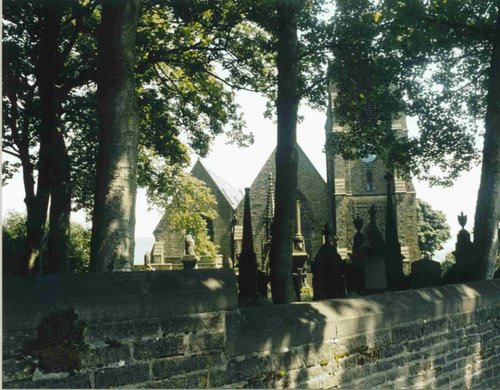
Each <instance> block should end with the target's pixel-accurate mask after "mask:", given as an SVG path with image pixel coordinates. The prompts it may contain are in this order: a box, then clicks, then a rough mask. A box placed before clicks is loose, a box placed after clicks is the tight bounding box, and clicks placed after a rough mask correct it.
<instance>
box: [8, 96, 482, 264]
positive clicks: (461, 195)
mask: <svg viewBox="0 0 500 390" xmlns="http://www.w3.org/2000/svg"><path fill="white" fill-rule="evenodd" d="M237 101H238V102H239V104H240V105H241V107H242V110H243V113H244V117H245V121H246V124H247V130H248V131H251V132H252V133H253V134H254V137H255V142H254V144H253V145H252V146H250V147H248V148H239V147H237V146H235V145H228V144H227V139H225V138H224V137H220V138H218V139H216V141H215V142H214V144H213V146H212V148H211V151H210V153H209V155H208V156H207V158H204V159H202V162H203V163H204V164H205V166H206V167H207V168H208V169H210V170H211V171H213V172H214V173H216V174H217V175H218V176H220V177H221V178H223V179H224V180H226V181H227V182H228V183H230V184H232V185H233V186H234V187H238V188H242V189H243V188H245V187H249V186H250V185H251V184H252V182H253V180H254V178H255V177H256V176H257V174H258V173H259V171H260V169H261V167H262V166H263V165H264V163H265V161H266V160H267V159H268V157H269V155H270V154H271V152H272V151H273V149H274V147H275V145H276V124H275V123H273V121H272V120H269V119H266V118H264V116H263V113H264V111H265V99H263V98H262V97H260V96H259V95H257V94H255V93H251V92H240V93H238V95H237ZM299 115H301V116H302V117H303V118H304V119H303V121H302V122H301V123H299V124H298V126H297V140H298V143H299V144H300V146H301V147H302V149H303V150H304V152H305V153H306V154H307V156H308V157H309V159H310V160H311V162H312V163H313V164H314V166H315V167H316V169H317V170H318V172H319V173H320V174H321V175H322V176H323V178H325V179H326V162H325V154H324V152H323V148H324V143H325V122H326V112H320V111H316V110H312V109H310V108H308V107H307V106H305V105H304V106H303V107H301V109H300V111H299ZM407 122H408V128H409V130H410V134H411V133H412V132H415V131H418V129H417V125H416V122H415V121H414V120H412V118H408V120H407ZM196 158H197V157H196V156H193V158H192V164H194V163H195V162H196ZM479 177H480V167H475V168H474V169H473V170H471V171H470V172H465V173H463V174H462V176H461V177H460V178H459V179H457V180H456V182H455V184H454V186H452V187H449V188H442V187H429V185H428V184H427V183H425V182H420V181H417V180H413V183H414V185H415V189H416V191H417V197H418V198H419V199H422V200H424V201H426V202H428V203H430V204H431V205H432V207H433V208H435V209H438V210H441V211H443V212H444V213H445V215H446V217H447V220H448V224H449V225H450V228H451V235H452V238H451V239H450V241H449V242H448V243H447V245H446V246H445V249H444V250H443V251H441V253H438V254H437V255H436V256H435V259H436V260H442V259H443V257H444V255H445V254H446V253H448V252H450V251H452V250H453V249H454V242H455V240H456V234H457V233H458V230H459V229H460V226H459V225H458V222H457V215H458V214H460V212H461V211H463V212H464V214H466V215H467V216H468V220H469V221H470V222H469V223H468V225H467V228H469V230H471V229H472V225H473V220H474V209H475V204H476V198H477V190H478V188H479ZM23 198H24V190H23V186H22V179H21V175H20V174H17V175H16V176H15V177H14V178H13V180H12V181H11V182H10V183H9V184H8V185H7V186H5V187H3V189H2V216H4V215H5V214H6V213H7V212H8V211H9V210H16V211H21V212H25V206H24V203H23ZM160 218H161V212H160V211H159V210H151V209H150V207H149V206H148V204H147V200H146V196H145V191H144V190H139V191H138V194H137V204H136V229H135V236H136V237H140V238H150V239H152V238H153V230H154V228H155V227H156V225H157V224H158V222H159V220H160ZM72 220H74V221H78V222H84V221H85V216H84V215H83V213H73V215H72Z"/></svg>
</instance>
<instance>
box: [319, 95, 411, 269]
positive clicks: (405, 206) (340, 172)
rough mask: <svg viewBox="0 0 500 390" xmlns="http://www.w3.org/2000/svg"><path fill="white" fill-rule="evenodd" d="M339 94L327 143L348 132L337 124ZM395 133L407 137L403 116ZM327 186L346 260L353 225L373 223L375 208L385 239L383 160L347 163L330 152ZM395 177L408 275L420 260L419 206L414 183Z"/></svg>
mask: <svg viewBox="0 0 500 390" xmlns="http://www.w3.org/2000/svg"><path fill="white" fill-rule="evenodd" d="M334 98H335V93H334V92H331V95H330V104H329V109H328V116H327V122H326V125H325V130H326V139H327V142H328V139H329V137H331V136H332V134H334V133H339V132H345V131H348V129H346V128H343V127H340V126H339V124H338V123H337V122H336V120H335V114H334V112H333V107H334V104H333V101H334ZM392 129H393V131H395V132H397V133H398V134H399V135H400V136H402V137H406V136H407V135H408V129H407V127H406V118H405V116H404V115H402V116H401V117H400V118H399V119H396V120H394V121H393V123H392ZM326 164H327V182H328V184H327V185H328V192H329V196H328V198H329V213H330V215H329V223H330V225H331V226H332V228H333V231H334V232H335V234H336V236H337V238H338V240H339V241H338V244H337V246H338V251H339V253H340V255H341V256H342V257H343V258H347V257H348V256H347V253H348V252H351V250H352V242H353V237H354V235H355V234H356V229H355V227H354V225H353V219H354V218H355V217H357V216H358V217H361V218H362V219H363V220H364V227H366V226H367V224H368V221H369V214H368V210H369V209H370V207H371V206H372V205H375V207H376V208H377V225H378V227H379V229H380V231H381V232H382V234H383V235H384V236H385V220H386V204H387V181H386V180H385V179H384V176H385V174H386V173H388V172H389V170H388V168H387V167H386V165H385V164H384V162H383V161H382V159H381V158H379V157H378V156H375V155H368V156H366V157H365V158H361V159H356V160H346V159H344V158H343V157H342V156H341V155H339V154H333V153H331V152H328V151H327V154H326ZM391 173H393V174H394V187H395V188H394V189H393V191H394V198H395V204H396V211H397V225H398V236H399V242H400V244H401V254H402V255H403V256H404V257H405V259H404V264H403V268H404V272H405V273H406V274H408V273H409V272H410V264H411V262H413V261H416V260H418V259H419V258H420V251H419V249H418V226H417V204H416V194H415V188H414V186H413V183H412V182H411V180H404V179H402V178H400V177H398V175H397V174H396V172H391Z"/></svg>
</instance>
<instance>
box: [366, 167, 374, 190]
mask: <svg viewBox="0 0 500 390" xmlns="http://www.w3.org/2000/svg"><path fill="white" fill-rule="evenodd" d="M366 192H373V172H372V170H371V169H368V170H367V171H366Z"/></svg>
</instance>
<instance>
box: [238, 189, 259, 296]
mask: <svg viewBox="0 0 500 390" xmlns="http://www.w3.org/2000/svg"><path fill="white" fill-rule="evenodd" d="M242 241H243V242H242V247H241V253H240V256H239V276H238V283H239V287H240V292H239V295H238V298H239V300H240V302H242V303H251V302H253V301H254V300H255V297H256V295H257V292H256V289H257V255H256V254H255V250H254V247H253V233H252V219H251V210H250V188H245V205H244V211H243V240H242Z"/></svg>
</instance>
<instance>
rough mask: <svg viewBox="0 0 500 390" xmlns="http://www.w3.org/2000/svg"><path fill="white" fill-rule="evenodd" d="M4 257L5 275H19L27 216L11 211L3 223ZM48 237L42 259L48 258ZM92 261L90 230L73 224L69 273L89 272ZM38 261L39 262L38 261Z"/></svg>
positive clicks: (44, 239) (43, 247) (44, 244)
mask: <svg viewBox="0 0 500 390" xmlns="http://www.w3.org/2000/svg"><path fill="white" fill-rule="evenodd" d="M2 241H3V243H2V246H3V248H2V257H3V270H4V272H5V273H18V272H20V270H21V267H22V256H23V253H24V251H25V245H26V215H25V214H22V213H19V212H15V211H11V212H8V213H7V214H6V215H5V217H4V218H3V222H2ZM46 250H47V247H46V237H44V238H43V246H42V252H41V257H42V259H44V258H46ZM89 260H90V229H88V228H86V227H84V226H82V225H80V224H78V223H75V222H73V223H71V227H70V242H69V256H68V263H69V264H68V265H69V269H68V272H70V273H82V272H87V270H88V264H89ZM37 261H38V260H37Z"/></svg>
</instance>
